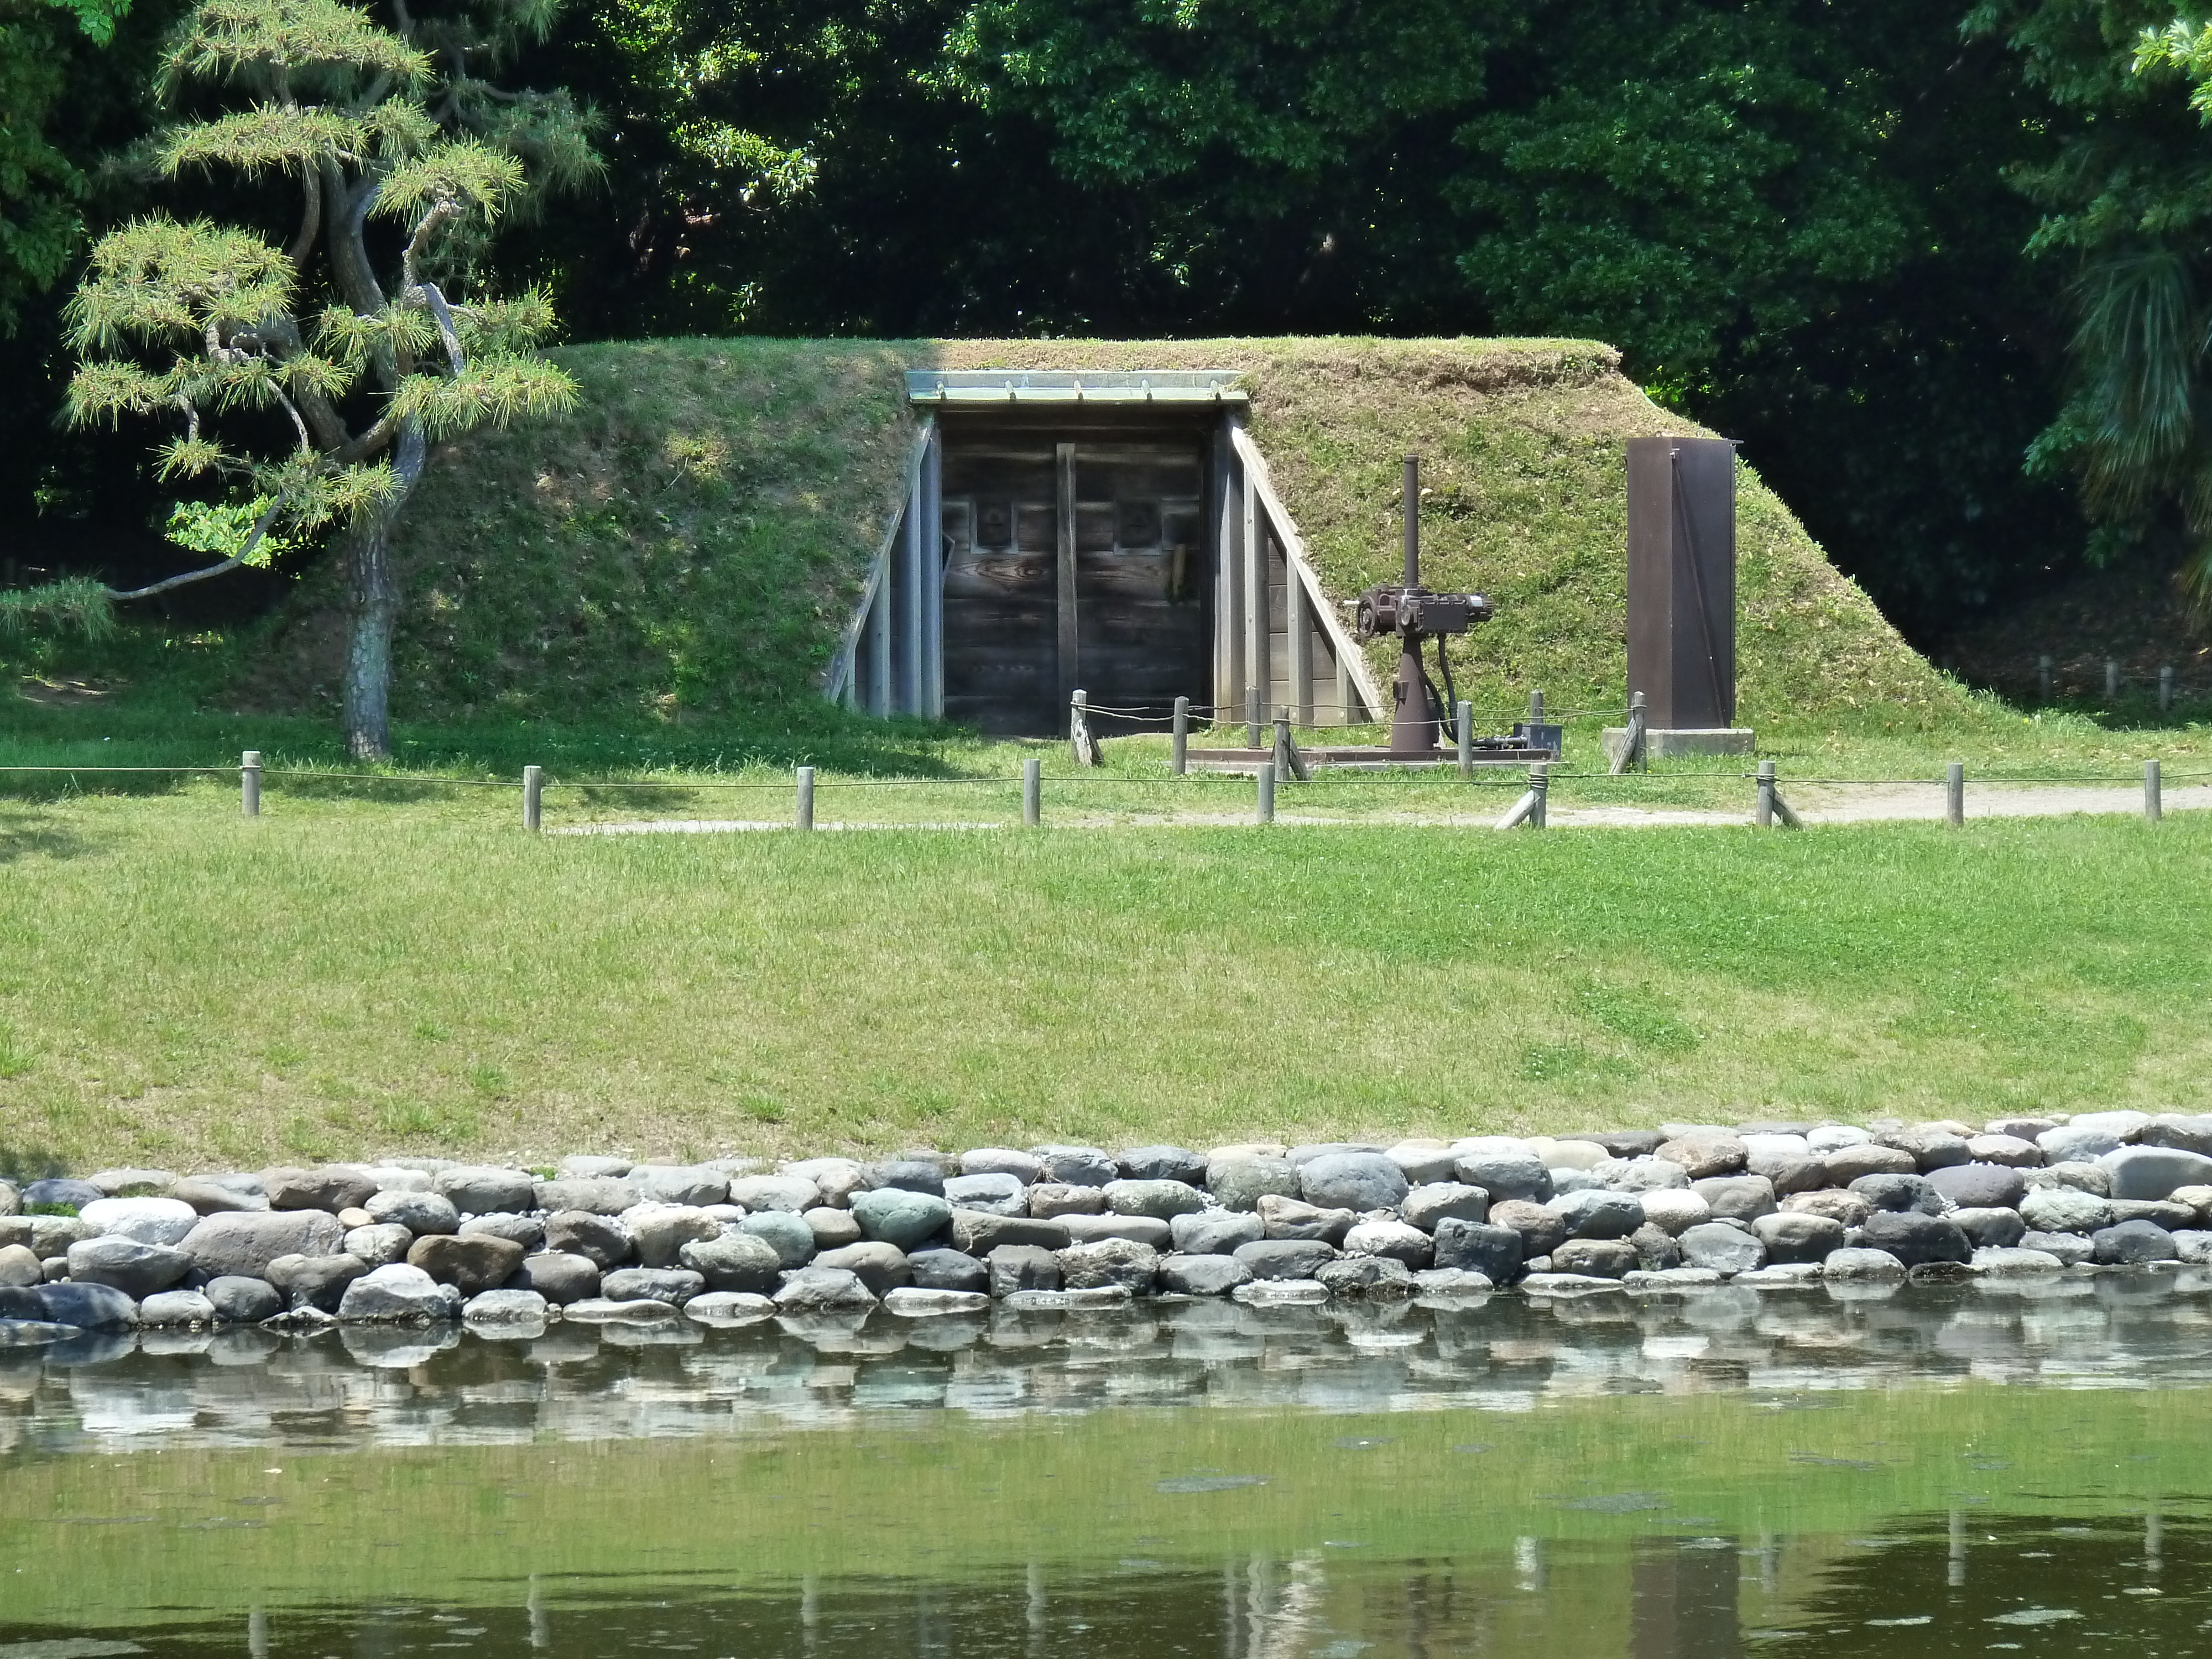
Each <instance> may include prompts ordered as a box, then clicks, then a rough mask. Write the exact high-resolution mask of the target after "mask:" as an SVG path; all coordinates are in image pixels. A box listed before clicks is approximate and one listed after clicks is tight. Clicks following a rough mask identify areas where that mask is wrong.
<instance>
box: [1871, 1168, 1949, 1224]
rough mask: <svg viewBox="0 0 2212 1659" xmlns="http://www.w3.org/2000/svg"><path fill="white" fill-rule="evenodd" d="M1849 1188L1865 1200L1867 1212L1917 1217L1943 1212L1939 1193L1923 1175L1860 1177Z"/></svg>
mask: <svg viewBox="0 0 2212 1659" xmlns="http://www.w3.org/2000/svg"><path fill="white" fill-rule="evenodd" d="M1850 1189H1851V1191H1853V1192H1855V1193H1857V1194H1858V1195H1859V1196H1860V1197H1861V1198H1863V1199H1864V1200H1866V1201H1867V1205H1868V1206H1869V1212H1872V1211H1875V1210H1894V1211H1905V1210H1911V1211H1915V1212H1918V1213H1919V1214H1921V1215H1941V1214H1942V1213H1943V1207H1944V1206H1943V1194H1942V1193H1940V1192H1938V1191H1937V1190H1936V1187H1935V1185H1934V1184H1933V1183H1932V1182H1929V1179H1928V1177H1927V1176H1917V1175H1909V1176H1908V1175H1870V1176H1860V1177H1859V1178H1858V1179H1857V1181H1854V1182H1851V1187H1850Z"/></svg>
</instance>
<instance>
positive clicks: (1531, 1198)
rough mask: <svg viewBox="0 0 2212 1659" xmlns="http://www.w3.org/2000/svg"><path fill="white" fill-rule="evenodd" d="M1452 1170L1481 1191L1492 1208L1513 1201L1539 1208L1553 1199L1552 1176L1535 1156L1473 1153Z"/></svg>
mask: <svg viewBox="0 0 2212 1659" xmlns="http://www.w3.org/2000/svg"><path fill="white" fill-rule="evenodd" d="M1453 1167H1454V1169H1455V1170H1456V1171H1457V1173H1458V1176H1459V1178H1460V1181H1461V1182H1462V1183H1463V1184H1464V1185H1466V1186H1469V1187H1480V1188H1481V1189H1482V1190H1483V1191H1484V1192H1486V1193H1487V1194H1490V1200H1491V1202H1492V1203H1493V1204H1495V1203H1498V1202H1500V1201H1502V1200H1506V1199H1512V1198H1517V1199H1525V1200H1528V1202H1530V1203H1533V1204H1541V1203H1542V1202H1543V1201H1544V1200H1546V1199H1547V1198H1549V1197H1551V1196H1552V1193H1553V1186H1552V1172H1551V1170H1548V1169H1547V1168H1546V1167H1545V1165H1544V1160H1543V1159H1541V1158H1538V1157H1537V1156H1536V1155H1535V1154H1534V1153H1533V1152H1471V1153H1468V1154H1467V1155H1465V1156H1463V1157H1462V1158H1460V1159H1459V1161H1458V1163H1457V1164H1455V1165H1454V1166H1453Z"/></svg>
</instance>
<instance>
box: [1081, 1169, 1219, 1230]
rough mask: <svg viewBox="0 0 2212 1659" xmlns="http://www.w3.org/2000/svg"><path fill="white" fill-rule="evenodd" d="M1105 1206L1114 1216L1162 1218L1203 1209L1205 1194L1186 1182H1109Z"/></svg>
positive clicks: (1164, 1180) (1166, 1180)
mask: <svg viewBox="0 0 2212 1659" xmlns="http://www.w3.org/2000/svg"><path fill="white" fill-rule="evenodd" d="M1103 1190H1104V1192H1105V1194H1106V1207H1107V1208H1108V1209H1109V1210H1111V1211H1112V1212H1114V1213H1115V1215H1148V1216H1152V1217H1153V1218H1155V1219H1158V1220H1161V1221H1165V1220H1168V1219H1170V1218H1172V1217H1175V1216H1179V1215H1190V1214H1193V1213H1194V1212H1197V1211H1200V1210H1202V1209H1204V1208H1206V1194H1204V1193H1202V1192H1200V1190H1199V1189H1198V1188H1195V1187H1194V1186H1192V1185H1190V1184H1189V1183H1188V1182H1182V1181H1175V1180H1168V1179H1163V1180H1158V1181H1136V1180H1131V1181H1109V1182H1107V1183H1106V1186H1105V1188H1104V1189H1103Z"/></svg>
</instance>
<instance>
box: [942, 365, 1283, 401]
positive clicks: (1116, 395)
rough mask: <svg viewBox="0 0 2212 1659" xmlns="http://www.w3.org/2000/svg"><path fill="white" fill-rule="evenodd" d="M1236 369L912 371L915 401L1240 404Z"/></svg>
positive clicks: (1240, 393)
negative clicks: (1110, 372) (1129, 371)
mask: <svg viewBox="0 0 2212 1659" xmlns="http://www.w3.org/2000/svg"><path fill="white" fill-rule="evenodd" d="M1242 377H1243V371H1242V370H1241V369H1234V368H1170V369H1146V370H1142V371H1140V372H1138V373H1134V374H1109V373H1107V372H1105V371H1103V370H1101V371H1096V372H1093V371H1089V370H1083V371H1073V372H1071V371H1066V370H1049V371H1048V370H1042V369H995V368H994V369H935V368H931V369H908V371H907V376H906V395H907V397H908V400H909V401H911V402H913V403H916V404H1000V405H1004V404H1239V405H1241V404H1245V403H1248V402H1249V398H1247V397H1246V396H1245V394H1244V392H1243V391H1242V390H1241V389H1239V387H1238V386H1237V380H1239V379H1241V378H1242Z"/></svg>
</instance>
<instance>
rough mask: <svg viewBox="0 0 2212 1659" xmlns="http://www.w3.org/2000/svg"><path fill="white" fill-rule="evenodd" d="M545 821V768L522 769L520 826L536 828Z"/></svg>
mask: <svg viewBox="0 0 2212 1659" xmlns="http://www.w3.org/2000/svg"><path fill="white" fill-rule="evenodd" d="M544 821H545V769H544V767H542V766H526V767H524V768H523V769H522V827H523V828H524V829H537V828H538V827H539V825H541V824H542V823H544Z"/></svg>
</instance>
